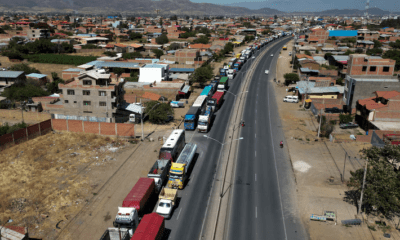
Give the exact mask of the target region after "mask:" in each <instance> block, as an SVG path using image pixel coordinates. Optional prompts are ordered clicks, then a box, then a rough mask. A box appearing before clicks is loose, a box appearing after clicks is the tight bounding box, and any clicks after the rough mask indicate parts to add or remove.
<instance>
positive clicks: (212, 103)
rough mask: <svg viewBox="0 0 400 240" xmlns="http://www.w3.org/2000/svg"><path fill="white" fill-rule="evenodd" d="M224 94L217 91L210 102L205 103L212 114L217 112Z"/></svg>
mask: <svg viewBox="0 0 400 240" xmlns="http://www.w3.org/2000/svg"><path fill="white" fill-rule="evenodd" d="M224 94H225V92H222V91H221V92H220V91H217V92H215V93H214V95H213V96H212V97H211V99H210V101H208V102H207V105H210V106H212V107H213V110H214V112H215V111H217V110H218V109H219V108H220V107H221V103H222V98H223V97H224ZM208 103H209V104H208Z"/></svg>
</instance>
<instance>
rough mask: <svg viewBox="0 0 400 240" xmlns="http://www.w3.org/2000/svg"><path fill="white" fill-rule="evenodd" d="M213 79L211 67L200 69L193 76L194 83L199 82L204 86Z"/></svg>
mask: <svg viewBox="0 0 400 240" xmlns="http://www.w3.org/2000/svg"><path fill="white" fill-rule="evenodd" d="M212 77H213V69H212V67H211V66H210V65H206V66H204V67H199V68H197V69H196V70H195V71H194V73H193V75H191V79H190V80H191V81H192V82H197V83H200V85H203V84H204V83H206V82H207V81H208V80H210V79H211V78H212Z"/></svg>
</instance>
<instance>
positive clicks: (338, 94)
mask: <svg viewBox="0 0 400 240" xmlns="http://www.w3.org/2000/svg"><path fill="white" fill-rule="evenodd" d="M326 85H328V86H326ZM296 89H297V90H298V92H297V93H298V96H299V98H300V99H301V100H302V101H305V100H306V99H309V98H324V99H338V98H342V96H343V92H344V88H343V87H342V86H331V81H328V82H327V84H325V86H322V84H318V83H317V82H313V81H299V82H297V84H296Z"/></svg>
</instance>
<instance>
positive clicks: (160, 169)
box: [147, 159, 171, 193]
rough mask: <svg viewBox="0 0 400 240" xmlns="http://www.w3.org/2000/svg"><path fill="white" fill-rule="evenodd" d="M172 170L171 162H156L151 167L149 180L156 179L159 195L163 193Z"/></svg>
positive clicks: (163, 160)
mask: <svg viewBox="0 0 400 240" xmlns="http://www.w3.org/2000/svg"><path fill="white" fill-rule="evenodd" d="M170 168H171V161H170V160H165V159H162V160H156V162H155V163H154V164H153V166H152V167H151V169H150V171H149V173H148V174H147V177H148V178H152V179H154V183H155V187H156V192H157V193H158V192H160V191H161V189H162V187H163V186H164V184H165V183H166V182H167V181H168V173H169V169H170Z"/></svg>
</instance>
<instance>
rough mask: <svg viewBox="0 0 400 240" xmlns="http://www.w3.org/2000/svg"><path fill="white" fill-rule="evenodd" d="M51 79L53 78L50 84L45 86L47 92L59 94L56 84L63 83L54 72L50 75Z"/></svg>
mask: <svg viewBox="0 0 400 240" xmlns="http://www.w3.org/2000/svg"><path fill="white" fill-rule="evenodd" d="M51 78H53V81H52V82H51V83H47V84H46V88H47V91H49V92H51V93H57V92H59V88H58V84H59V83H65V81H64V80H63V79H61V78H59V77H58V74H57V73H56V72H52V73H51Z"/></svg>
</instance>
